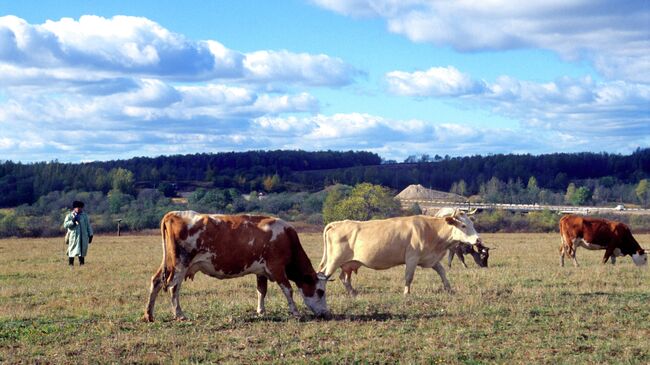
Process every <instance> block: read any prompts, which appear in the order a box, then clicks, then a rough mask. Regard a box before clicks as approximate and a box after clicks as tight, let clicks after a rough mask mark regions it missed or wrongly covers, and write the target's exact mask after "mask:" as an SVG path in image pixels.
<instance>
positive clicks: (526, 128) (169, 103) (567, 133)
mask: <svg viewBox="0 0 650 365" xmlns="http://www.w3.org/2000/svg"><path fill="white" fill-rule="evenodd" d="M34 4H36V3H34V2H28V1H6V0H0V160H13V161H21V162H35V161H51V160H59V161H62V162H82V161H93V160H111V159H125V158H130V157H134V156H158V155H170V154H185V153H202V152H221V151H246V150H261V149H264V150H269V149H303V150H308V151H312V150H327V149H331V150H366V151H372V152H376V153H378V154H379V155H380V156H381V157H382V158H384V159H394V160H397V161H401V160H404V159H405V158H406V157H408V156H411V155H417V156H419V155H422V154H428V155H431V156H433V155H436V154H438V155H443V156H444V155H451V156H464V155H475V154H482V155H485V154H497V153H531V154H543V153H552V152H582V151H593V152H610V153H630V152H632V151H634V150H635V149H636V148H639V147H641V148H647V147H649V146H650V2H649V1H647V0H639V1H636V0H630V1H624V2H621V1H609V0H588V1H585V0H562V1H558V0H544V1H536V0H531V1H526V2H521V4H519V3H514V2H512V1H506V0H483V1H474V0H458V1H431V0H400V1H398V0H279V1H263V0H256V1H252V0H238V1H220V0H214V1H208V0H200V1H199V0H185V1H171V0H156V1H153V0H138V1H133V0H131V1H121V0H112V1H97V0H96V1H92V2H89V1H66V0H58V1H50V0H41V1H38V3H37V4H38V5H34Z"/></svg>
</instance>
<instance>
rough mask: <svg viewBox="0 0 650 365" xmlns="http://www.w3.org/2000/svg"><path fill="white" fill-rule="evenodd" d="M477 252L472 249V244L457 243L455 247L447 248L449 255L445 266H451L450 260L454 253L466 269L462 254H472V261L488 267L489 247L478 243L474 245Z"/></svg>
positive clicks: (452, 258)
mask: <svg viewBox="0 0 650 365" xmlns="http://www.w3.org/2000/svg"><path fill="white" fill-rule="evenodd" d="M476 248H477V249H478V252H476V251H475V250H474V246H472V245H468V244H466V243H459V244H457V245H456V247H452V248H450V249H449V255H448V256H447V266H449V267H451V262H452V261H453V260H454V255H456V256H458V259H459V260H460V263H461V264H463V266H464V267H465V268H466V269H467V264H466V263H465V257H464V255H467V254H469V255H472V258H473V259H474V262H476V265H478V266H479V267H488V259H489V258H490V248H489V247H487V246H483V244H481V243H479V244H477V245H476Z"/></svg>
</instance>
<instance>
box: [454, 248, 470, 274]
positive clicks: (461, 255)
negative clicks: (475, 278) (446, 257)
mask: <svg viewBox="0 0 650 365" xmlns="http://www.w3.org/2000/svg"><path fill="white" fill-rule="evenodd" d="M456 256H458V259H459V260H460V263H461V264H463V267H465V268H466V269H467V264H466V263H465V256H464V255H463V253H462V251H461V250H456Z"/></svg>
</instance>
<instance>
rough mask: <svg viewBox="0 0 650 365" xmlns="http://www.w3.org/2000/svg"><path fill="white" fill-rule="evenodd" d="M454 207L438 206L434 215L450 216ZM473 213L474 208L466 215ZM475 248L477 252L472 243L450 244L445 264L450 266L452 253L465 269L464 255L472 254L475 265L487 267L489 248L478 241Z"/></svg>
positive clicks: (452, 257) (452, 258) (453, 211)
mask: <svg viewBox="0 0 650 365" xmlns="http://www.w3.org/2000/svg"><path fill="white" fill-rule="evenodd" d="M455 211H456V209H455V208H449V207H445V208H440V209H439V210H438V211H437V212H436V214H435V215H434V217H440V218H443V217H447V216H451V215H453V214H454V213H455ZM474 213H476V209H474V210H472V211H470V212H467V215H468V216H472V215H473V214H474ZM476 248H477V249H478V252H476V251H475V250H474V248H473V246H472V245H468V244H466V243H459V244H457V245H456V246H452V247H451V248H449V254H448V256H447V266H449V267H450V268H451V262H452V261H453V260H454V255H456V256H458V259H459V260H460V262H461V264H463V266H464V267H465V268H466V269H467V264H466V263H465V257H464V255H467V254H469V255H472V258H473V259H474V262H476V265H478V266H479V267H488V259H489V258H490V248H489V247H486V246H483V244H481V243H479V244H477V245H476Z"/></svg>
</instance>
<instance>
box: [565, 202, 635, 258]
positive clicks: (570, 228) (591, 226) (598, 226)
mask: <svg viewBox="0 0 650 365" xmlns="http://www.w3.org/2000/svg"><path fill="white" fill-rule="evenodd" d="M560 235H561V236H562V240H561V244H560V266H564V256H565V255H567V256H570V257H571V258H573V264H574V265H575V266H578V260H576V249H577V248H578V247H579V246H580V247H584V248H586V249H588V250H605V256H603V261H602V262H603V264H604V263H606V262H607V260H608V259H610V258H611V259H612V264H615V263H616V256H625V255H630V256H631V257H632V261H634V263H635V264H636V265H637V266H643V265H647V263H648V255H647V254H646V253H645V251H644V250H643V249H642V248H641V246H640V245H639V243H638V242H637V241H636V240H635V239H634V237H633V236H632V232H630V228H629V227H628V226H627V225H625V224H624V223H621V222H615V221H609V220H606V219H601V218H590V217H581V216H577V215H572V214H569V215H565V216H564V217H562V218H560Z"/></svg>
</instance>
